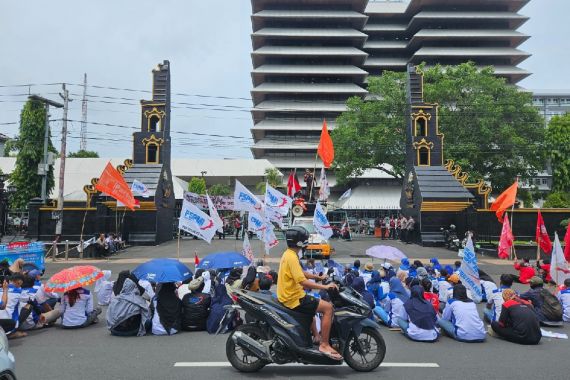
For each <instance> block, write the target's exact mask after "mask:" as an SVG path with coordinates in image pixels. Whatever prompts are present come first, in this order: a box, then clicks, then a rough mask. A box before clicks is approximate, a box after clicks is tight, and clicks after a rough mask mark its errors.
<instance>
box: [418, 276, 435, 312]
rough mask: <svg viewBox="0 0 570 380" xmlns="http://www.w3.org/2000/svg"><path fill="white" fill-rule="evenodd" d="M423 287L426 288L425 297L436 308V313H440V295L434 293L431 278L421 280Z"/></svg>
mask: <svg viewBox="0 0 570 380" xmlns="http://www.w3.org/2000/svg"><path fill="white" fill-rule="evenodd" d="M420 284H421V286H422V288H424V299H425V300H426V301H428V302H429V303H430V304H431V305H432V306H433V309H434V310H435V313H436V314H438V313H439V297H438V295H437V294H435V293H432V289H433V283H432V282H431V280H430V279H429V278H424V279H423V280H422V281H421V282H420Z"/></svg>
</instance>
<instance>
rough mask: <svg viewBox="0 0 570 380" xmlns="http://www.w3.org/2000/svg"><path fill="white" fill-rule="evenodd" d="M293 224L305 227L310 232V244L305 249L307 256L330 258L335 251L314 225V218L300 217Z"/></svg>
mask: <svg viewBox="0 0 570 380" xmlns="http://www.w3.org/2000/svg"><path fill="white" fill-rule="evenodd" d="M293 226H301V227H305V228H306V229H307V231H308V232H309V246H308V247H307V249H306V250H305V257H307V258H309V257H310V258H315V259H324V260H327V259H330V258H331V257H330V256H331V253H332V252H333V250H332V247H331V245H330V244H329V243H328V242H327V241H326V240H325V238H324V237H323V236H322V235H320V234H319V233H318V232H317V231H316V230H315V227H314V226H313V218H307V217H298V218H295V220H294V221H293Z"/></svg>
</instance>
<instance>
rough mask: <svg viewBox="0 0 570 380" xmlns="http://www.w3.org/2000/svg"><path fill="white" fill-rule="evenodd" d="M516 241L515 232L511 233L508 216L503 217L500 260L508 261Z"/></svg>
mask: <svg viewBox="0 0 570 380" xmlns="http://www.w3.org/2000/svg"><path fill="white" fill-rule="evenodd" d="M514 241H515V237H514V236H513V231H511V223H510V222H509V218H508V216H507V214H505V215H504V217H503V230H502V231H501V240H499V259H506V258H508V257H509V255H510V252H511V247H512V246H513V243H514Z"/></svg>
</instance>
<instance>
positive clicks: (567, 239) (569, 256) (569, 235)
mask: <svg viewBox="0 0 570 380" xmlns="http://www.w3.org/2000/svg"><path fill="white" fill-rule="evenodd" d="M564 257H565V258H566V261H568V262H570V223H568V227H566V235H564Z"/></svg>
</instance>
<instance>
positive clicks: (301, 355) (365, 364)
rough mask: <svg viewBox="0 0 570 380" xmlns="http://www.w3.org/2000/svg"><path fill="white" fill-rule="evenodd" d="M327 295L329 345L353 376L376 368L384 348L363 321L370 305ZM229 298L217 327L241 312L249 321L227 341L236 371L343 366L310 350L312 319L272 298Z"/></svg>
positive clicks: (354, 296) (242, 293) (345, 294)
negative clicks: (330, 321)
mask: <svg viewBox="0 0 570 380" xmlns="http://www.w3.org/2000/svg"><path fill="white" fill-rule="evenodd" d="M329 295H330V297H331V301H332V302H333V304H334V305H335V311H334V319H333V324H332V328H331V339H330V343H331V346H332V347H333V348H334V349H335V350H337V352H339V353H342V356H343V358H344V360H345V361H346V363H347V364H348V365H349V366H350V367H351V368H352V369H354V370H355V371H359V372H368V371H372V370H374V369H376V368H377V367H378V366H379V365H380V364H381V363H382V361H383V360H384V356H385V355H386V344H385V343H384V339H383V338H382V335H381V334H380V329H379V326H378V324H376V323H375V322H373V321H372V320H370V319H369V318H368V317H369V316H370V315H371V310H370V307H369V305H368V304H367V303H366V302H364V301H363V300H362V298H361V297H360V295H359V294H358V293H356V292H355V291H354V290H352V289H350V288H341V291H340V292H339V291H331V292H329ZM233 296H234V299H236V302H237V305H230V306H229V307H227V309H226V310H227V311H226V316H225V317H224V319H223V320H222V323H221V324H220V326H222V324H223V323H224V321H231V320H233V318H234V317H235V315H236V313H237V312H238V309H240V308H241V309H242V310H244V311H245V312H246V313H247V315H248V316H250V318H248V319H251V320H252V321H253V322H250V323H247V324H243V325H241V326H239V327H237V328H236V329H235V330H234V331H233V332H232V333H231V334H230V335H229V337H228V340H227V342H226V356H227V358H228V360H229V362H230V363H231V365H232V366H233V367H234V368H235V369H237V370H238V371H241V372H256V371H259V370H261V369H262V368H263V367H264V366H266V365H267V364H270V363H275V364H286V363H303V364H317V365H340V364H342V362H343V361H342V360H335V359H333V358H331V357H329V356H328V355H326V354H323V353H322V352H320V351H319V349H318V346H315V345H313V342H312V336H311V333H310V325H311V322H312V319H313V318H312V317H310V316H307V315H305V314H300V313H296V312H295V311H293V310H290V309H288V308H286V307H285V306H283V305H281V304H280V303H279V302H278V301H277V300H276V299H275V298H273V296H272V295H271V294H265V293H256V292H249V291H246V290H237V291H235V292H234V293H233Z"/></svg>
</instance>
